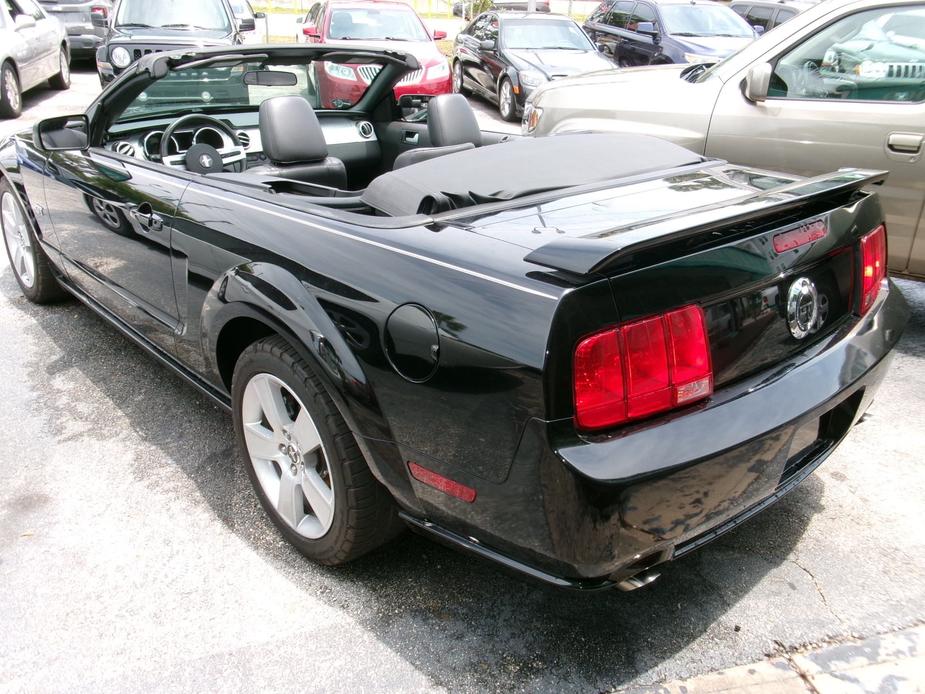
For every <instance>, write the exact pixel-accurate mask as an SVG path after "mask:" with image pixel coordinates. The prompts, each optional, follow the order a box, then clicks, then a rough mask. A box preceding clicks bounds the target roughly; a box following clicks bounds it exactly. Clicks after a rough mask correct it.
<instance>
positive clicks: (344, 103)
mask: <svg viewBox="0 0 925 694" xmlns="http://www.w3.org/2000/svg"><path fill="white" fill-rule="evenodd" d="M299 23H300V24H302V33H301V34H300V35H299V36H297V37H296V38H297V40H298V41H299V42H300V43H324V44H327V45H333V46H336V45H338V44H340V43H343V44H344V46H345V47H346V46H349V47H350V48H356V45H357V42H362V43H363V44H364V45H369V46H373V47H376V48H393V49H397V50H401V51H404V52H406V53H411V54H412V55H414V57H415V58H417V59H418V62H419V63H420V64H421V68H420V69H419V70H415V71H414V72H412V73H411V74H409V75H407V76H406V77H405V78H403V79H402V80H401V82H399V83H398V86H396V87H395V97H396V98H398V97H400V96H402V95H403V94H433V95H436V94H449V93H450V92H452V91H453V79H452V77H451V75H450V67H449V63H448V62H447V59H446V57H445V56H444V55H443V54H442V53H440V50H439V49H438V48H437V44H436V43H434V39H438V40H439V39H444V38H446V32H444V31H435V32H433V35H431V34H430V32H429V31H428V30H427V27H425V26H424V22H422V21H421V18H420V17H418V15H417V13H416V12H415V11H414V9H412V8H411V6H410V5H406V4H405V3H403V2H390V1H389V0H327V1H325V2H318V3H315V5H313V6H312V8H311V9H310V10H309V11H308V14H306V15H305V16H304V17H302V18H300V19H299ZM378 72H379V66H377V65H353V64H341V63H334V62H329V61H326V62H323V63H319V64H318V65H317V67H316V69H315V72H314V75H313V76H314V80H315V87H316V89H317V91H318V97H319V100H320V107H321V108H348V107H349V106H351V105H353V104H354V103H356V101H357V100H358V99H359V98H360V97H361V96H362V95H363V93H364V92H365V91H366V87H367V85H369V83H370V82H372V80H373V79H374V78H375V76H376V75H377V74H378Z"/></svg>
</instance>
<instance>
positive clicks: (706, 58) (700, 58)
mask: <svg viewBox="0 0 925 694" xmlns="http://www.w3.org/2000/svg"><path fill="white" fill-rule="evenodd" d="M684 60H686V61H687V62H689V63H715V62H716V61H717V60H718V58H717V57H716V56H715V55H700V54H699V53H685V54H684Z"/></svg>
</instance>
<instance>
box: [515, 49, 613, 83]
mask: <svg viewBox="0 0 925 694" xmlns="http://www.w3.org/2000/svg"><path fill="white" fill-rule="evenodd" d="M505 53H507V55H508V57H509V58H510V59H511V62H513V63H514V65H515V66H516V67H517V68H518V69H520V70H525V69H532V70H537V71H539V72H541V73H543V74H544V75H545V76H546V78H547V79H554V78H557V77H571V76H572V75H579V74H582V73H585V72H593V71H597V70H615V69H616V66H615V65H614V64H613V63H612V62H610V61H609V60H607V58H605V57H604V56H602V55H601V54H600V53H599V52H598V51H593V50H588V51H571V50H555V49H553V50H542V49H528V48H510V49H507V50H506V51H505Z"/></svg>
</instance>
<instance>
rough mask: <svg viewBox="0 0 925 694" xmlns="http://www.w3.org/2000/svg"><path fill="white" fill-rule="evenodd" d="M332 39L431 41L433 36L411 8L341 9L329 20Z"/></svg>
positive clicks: (335, 9) (336, 9) (334, 11)
mask: <svg viewBox="0 0 925 694" xmlns="http://www.w3.org/2000/svg"><path fill="white" fill-rule="evenodd" d="M328 21H329V23H328V37H329V38H331V39H334V40H335V41H336V40H338V39H355V40H359V41H392V40H395V41H430V40H431V38H430V35H429V34H428V33H427V32H426V31H425V30H424V25H423V24H421V20H420V19H418V16H417V15H416V14H415V13H414V10H412V9H411V8H410V7H408V8H404V7H401V6H386V5H383V6H382V7H375V6H370V7H366V6H363V7H360V6H357V7H337V6H335V7H334V8H333V9H332V10H331V18H330V20H328Z"/></svg>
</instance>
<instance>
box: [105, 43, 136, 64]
mask: <svg viewBox="0 0 925 694" xmlns="http://www.w3.org/2000/svg"><path fill="white" fill-rule="evenodd" d="M109 59H110V60H112V64H113V65H115V66H116V67H117V68H119V69H120V70H121V69H122V68H126V67H128V66H129V65H131V64H132V55H131V54H130V53H129V52H128V51H127V50H125V49H124V48H122V46H116V47H115V48H113V49H112V52H111V53H110V54H109Z"/></svg>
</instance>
